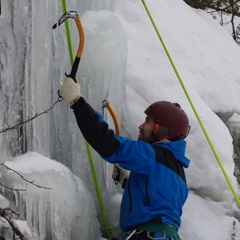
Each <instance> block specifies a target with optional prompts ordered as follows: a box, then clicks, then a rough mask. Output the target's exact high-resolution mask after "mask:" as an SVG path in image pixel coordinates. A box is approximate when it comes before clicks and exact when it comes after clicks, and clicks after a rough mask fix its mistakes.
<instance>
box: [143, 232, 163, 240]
mask: <svg viewBox="0 0 240 240" xmlns="http://www.w3.org/2000/svg"><path fill="white" fill-rule="evenodd" d="M147 237H148V238H149V239H152V240H164V239H165V238H166V233H165V231H163V237H156V238H155V237H151V236H150V232H149V231H147Z"/></svg>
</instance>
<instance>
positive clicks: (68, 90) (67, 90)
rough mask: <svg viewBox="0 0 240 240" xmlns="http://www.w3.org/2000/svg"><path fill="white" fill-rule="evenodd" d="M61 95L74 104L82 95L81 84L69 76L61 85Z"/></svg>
mask: <svg viewBox="0 0 240 240" xmlns="http://www.w3.org/2000/svg"><path fill="white" fill-rule="evenodd" d="M59 95H60V96H61V97H63V98H64V99H65V100H66V101H67V102H68V103H69V104H70V105H71V106H72V105H73V104H74V103H75V102H76V101H77V100H78V99H79V98H80V96H81V94H80V85H79V84H78V83H76V82H74V80H73V79H72V78H69V77H68V78H67V79H66V80H65V82H64V83H63V85H62V86H61V88H60V90H59Z"/></svg>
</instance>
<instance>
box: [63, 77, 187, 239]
mask: <svg viewBox="0 0 240 240" xmlns="http://www.w3.org/2000/svg"><path fill="white" fill-rule="evenodd" d="M59 95H60V96H62V97H63V98H64V99H65V100H66V101H67V102H68V103H69V104H70V106H71V108H72V109H73V111H74V114H75V116H76V120H77V123H78V126H79V128H80V130H81V132H82V134H83V136H84V138H85V139H86V140H87V141H88V143H89V144H90V145H91V146H92V147H93V148H94V149H95V150H96V151H97V152H98V153H99V154H100V156H101V157H102V158H103V159H105V160H106V161H108V162H110V163H113V164H119V166H120V167H121V168H120V170H121V171H120V174H121V172H124V170H122V168H123V169H127V170H129V171H130V172H131V173H130V176H129V179H128V181H127V183H126V186H125V190H124V194H123V198H122V203H121V214H120V227H121V229H122V230H123V231H124V232H126V234H127V235H126V239H131V240H135V239H139V240H145V239H166V240H167V239H180V238H179V236H178V233H177V230H178V228H179V227H180V224H181V219H180V217H181V215H182V207H183V205H184V203H185V201H186V199H187V196H188V188H187V185H186V178H185V173H184V167H185V168H187V167H188V166H189V163H190V160H189V159H188V158H186V157H185V149H186V142H185V141H184V140H183V139H184V138H185V137H186V136H187V135H188V132H189V129H190V127H189V121H188V117H187V115H186V114H185V112H184V111H183V110H182V109H181V107H180V105H179V104H177V103H170V102H166V101H159V102H156V103H153V104H152V105H150V106H149V107H148V108H147V109H146V110H145V114H146V119H145V121H144V123H143V124H141V125H140V126H139V136H138V141H136V140H130V139H127V138H125V137H122V136H117V135H116V134H115V133H114V132H113V130H111V129H109V128H108V124H107V123H106V122H105V121H104V119H103V118H102V116H101V115H100V114H99V113H98V112H96V111H95V110H94V109H92V107H91V106H90V105H89V104H88V103H86V101H85V100H84V98H83V97H81V94H80V85H79V84H77V83H75V82H74V81H73V80H72V79H71V78H67V79H66V81H65V82H64V84H63V85H62V87H61V88H60V91H59ZM120 178H121V177H120Z"/></svg>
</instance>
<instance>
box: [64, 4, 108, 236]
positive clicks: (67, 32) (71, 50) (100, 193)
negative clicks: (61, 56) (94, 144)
mask: <svg viewBox="0 0 240 240" xmlns="http://www.w3.org/2000/svg"><path fill="white" fill-rule="evenodd" d="M62 8H63V13H66V12H68V10H67V3H66V0H62ZM64 23H65V29H66V36H67V42H68V50H69V56H70V61H71V65H73V63H74V55H73V47H72V41H71V32H70V27H69V22H68V20H66V21H65V22H64ZM86 148H87V153H88V160H89V165H90V169H91V173H92V178H93V183H94V186H95V191H96V195H97V198H98V203H99V207H100V211H101V214H102V220H101V221H102V224H103V226H104V227H105V229H106V231H107V234H108V239H109V240H111V239H112V228H111V226H110V224H109V223H108V221H107V216H106V210H105V207H104V202H103V198H102V192H101V190H100V186H99V182H98V179H97V173H96V169H95V165H94V161H93V156H92V151H91V147H90V145H89V143H88V142H87V141H86Z"/></svg>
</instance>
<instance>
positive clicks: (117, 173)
mask: <svg viewBox="0 0 240 240" xmlns="http://www.w3.org/2000/svg"><path fill="white" fill-rule="evenodd" d="M129 174H130V171H128V170H126V169H123V168H121V167H120V166H119V164H114V166H113V174H112V178H113V180H114V181H115V184H118V183H119V182H120V184H121V185H122V188H123V189H124V188H125V185H126V183H127V180H128V178H129Z"/></svg>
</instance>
